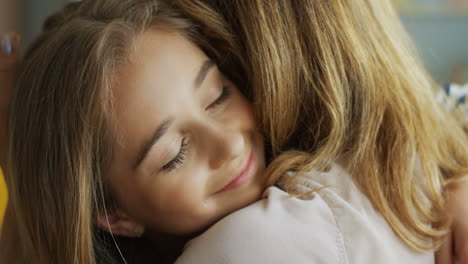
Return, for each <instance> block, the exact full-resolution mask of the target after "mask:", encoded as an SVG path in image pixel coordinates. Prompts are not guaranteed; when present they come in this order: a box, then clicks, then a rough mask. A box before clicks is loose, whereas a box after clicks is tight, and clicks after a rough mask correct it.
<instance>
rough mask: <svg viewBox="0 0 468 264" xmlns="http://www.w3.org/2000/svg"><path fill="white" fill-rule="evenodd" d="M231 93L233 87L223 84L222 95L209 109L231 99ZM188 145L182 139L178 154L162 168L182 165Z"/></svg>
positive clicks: (169, 168) (168, 168) (167, 168)
mask: <svg viewBox="0 0 468 264" xmlns="http://www.w3.org/2000/svg"><path fill="white" fill-rule="evenodd" d="M231 94H232V91H231V89H229V86H227V85H225V86H223V91H222V92H221V95H220V96H219V97H218V98H217V99H216V100H215V101H214V102H213V103H211V104H210V105H209V106H208V108H207V109H210V108H215V107H216V106H218V105H220V104H222V103H224V102H225V101H226V100H227V99H229V97H230V96H231ZM188 146H189V143H184V141H182V145H181V146H180V150H179V153H178V154H177V156H175V157H174V158H173V159H172V160H171V161H169V162H168V163H167V164H166V165H164V166H162V168H161V169H162V170H164V171H171V170H173V169H175V168H176V167H177V166H179V165H182V164H183V163H184V160H185V158H186V156H187V151H188Z"/></svg>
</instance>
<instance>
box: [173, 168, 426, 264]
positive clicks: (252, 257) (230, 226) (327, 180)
mask: <svg viewBox="0 0 468 264" xmlns="http://www.w3.org/2000/svg"><path fill="white" fill-rule="evenodd" d="M288 177H294V178H295V184H293V185H289V187H288V186H287V184H285V183H286V182H287V181H286V180H287V179H288ZM301 194H305V195H301ZM396 262H403V263H421V264H422V263H429V264H430V263H434V256H433V254H432V253H419V252H416V251H413V250H412V249H410V248H409V247H407V246H406V245H405V244H404V243H403V242H402V241H401V240H400V239H399V238H398V237H397V236H396V235H395V234H394V233H393V231H392V229H391V228H390V227H389V225H388V224H387V223H386V221H385V219H384V218H383V217H382V216H381V215H380V214H379V213H378V212H377V211H376V210H374V209H373V206H372V204H371V203H370V202H369V200H368V199H367V197H366V196H365V195H364V194H363V193H362V192H360V190H359V188H358V187H357V185H356V184H355V183H354V182H353V179H352V177H351V175H350V174H349V173H348V172H347V171H346V169H345V167H344V166H342V165H341V164H340V163H334V164H333V165H332V166H331V167H330V170H328V171H326V172H319V171H309V172H307V173H306V174H304V175H294V173H289V174H286V175H285V176H284V177H283V178H282V179H281V180H280V181H279V182H278V184H277V186H273V187H270V188H268V189H267V190H266V191H265V192H264V195H263V199H262V200H260V201H258V202H256V203H254V204H252V205H250V206H247V207H245V208H243V209H241V210H239V211H236V212H234V213H232V214H231V215H229V216H227V217H225V218H223V219H222V220H221V221H219V222H218V223H216V224H215V225H214V226H212V227H211V228H210V229H208V230H207V231H206V232H205V233H203V234H202V235H200V236H199V237H197V238H195V239H193V240H192V241H190V242H189V243H188V244H187V245H186V248H185V250H184V253H183V255H182V256H181V257H180V258H179V259H178V262H177V263H178V264H185V263H396Z"/></svg>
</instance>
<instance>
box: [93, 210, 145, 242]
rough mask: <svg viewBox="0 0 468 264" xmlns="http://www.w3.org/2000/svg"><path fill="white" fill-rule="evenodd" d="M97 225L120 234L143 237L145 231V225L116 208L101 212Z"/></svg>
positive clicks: (112, 232)
mask: <svg viewBox="0 0 468 264" xmlns="http://www.w3.org/2000/svg"><path fill="white" fill-rule="evenodd" d="M96 225H97V226H98V227H99V228H101V229H102V230H104V231H106V232H109V233H111V234H114V235H118V236H125V237H141V236H142V235H143V233H144V232H145V226H144V225H143V224H140V223H138V222H136V221H135V220H133V219H131V218H130V217H129V216H127V215H126V214H125V213H124V212H122V211H120V210H118V209H116V210H111V211H108V212H107V214H105V213H104V212H101V213H99V215H98V217H97V221H96Z"/></svg>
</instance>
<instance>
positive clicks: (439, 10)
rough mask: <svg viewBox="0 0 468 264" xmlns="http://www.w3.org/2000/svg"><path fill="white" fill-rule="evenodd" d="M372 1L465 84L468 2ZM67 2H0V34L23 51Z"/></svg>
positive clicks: (1, 194)
mask: <svg viewBox="0 0 468 264" xmlns="http://www.w3.org/2000/svg"><path fill="white" fill-rule="evenodd" d="M374 1H394V2H395V5H396V7H397V9H398V11H399V13H400V16H401V18H402V21H403V24H404V26H405V27H406V28H407V30H408V32H409V33H410V35H411V36H412V37H413V39H414V41H415V43H416V47H417V48H418V50H419V53H420V55H421V57H422V59H423V61H424V63H425V65H426V67H427V69H428V70H429V72H430V73H431V74H432V76H433V78H434V79H435V80H436V81H438V82H439V83H441V84H447V83H460V84H461V83H468V0H374ZM67 2H70V1H69V0H0V32H18V33H20V34H21V36H22V46H23V48H24V47H25V46H27V44H28V43H29V42H30V41H31V40H32V39H33V38H34V37H35V36H36V35H37V34H38V33H39V32H40V30H41V26H42V23H43V21H44V18H45V17H46V16H48V15H49V14H51V13H52V12H54V11H56V10H58V9H60V8H61V7H62V6H63V5H65V4H66V3H67ZM409 70H410V69H409ZM0 174H1V173H0ZM4 186H5V185H4V182H3V179H2V177H1V175H0V223H1V216H2V212H3V209H4V206H5V204H6V191H5V187H4Z"/></svg>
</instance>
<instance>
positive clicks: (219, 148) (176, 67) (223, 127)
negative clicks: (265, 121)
mask: <svg viewBox="0 0 468 264" xmlns="http://www.w3.org/2000/svg"><path fill="white" fill-rule="evenodd" d="M113 94H114V98H115V99H114V102H113V103H114V106H115V109H114V118H113V122H115V123H114V124H115V126H116V128H117V129H116V133H117V138H118V144H117V146H116V152H115V159H114V160H113V163H112V166H111V169H110V171H109V180H110V183H111V186H112V188H113V190H114V192H115V195H116V197H117V200H118V204H119V208H120V209H121V210H122V211H123V212H124V213H125V215H126V217H128V218H129V219H132V220H134V221H135V222H136V223H139V224H143V225H145V227H146V228H147V229H150V230H155V231H165V232H171V233H179V234H188V233H192V232H196V231H200V230H202V229H203V228H206V227H208V226H209V225H210V224H213V223H214V222H216V221H217V220H219V219H220V218H221V217H223V216H225V215H227V214H229V213H231V212H233V211H235V210H237V209H240V208H242V207H244V206H246V205H248V204H250V203H252V202H254V201H256V200H257V199H259V198H260V196H261V192H262V172H263V171H264V168H265V159H264V149H263V147H264V146H263V138H262V135H261V134H260V133H259V131H258V130H257V123H256V120H255V118H254V114H253V112H252V108H251V105H250V104H249V102H248V101H247V100H246V98H245V97H244V96H243V95H242V94H241V93H240V91H239V90H238V88H237V87H236V86H235V85H234V84H233V83H231V82H230V81H229V80H227V79H226V78H225V77H224V76H223V75H222V74H221V72H219V70H218V68H217V67H216V65H215V64H214V63H213V62H212V61H210V60H209V59H208V57H207V56H206V55H205V54H204V53H203V52H202V51H201V50H200V49H199V48H198V47H197V46H196V45H194V44H193V43H191V42H190V41H188V40H187V39H185V38H184V37H182V36H180V35H178V34H176V33H173V32H166V31H162V30H151V31H148V32H147V33H145V34H144V35H143V37H142V40H141V42H138V46H137V48H136V49H135V53H134V54H133V55H132V57H131V60H130V62H129V63H128V64H126V65H123V66H122V67H121V68H120V69H119V72H118V74H117V78H116V82H115V85H114V87H113ZM114 230H115V228H114Z"/></svg>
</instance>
